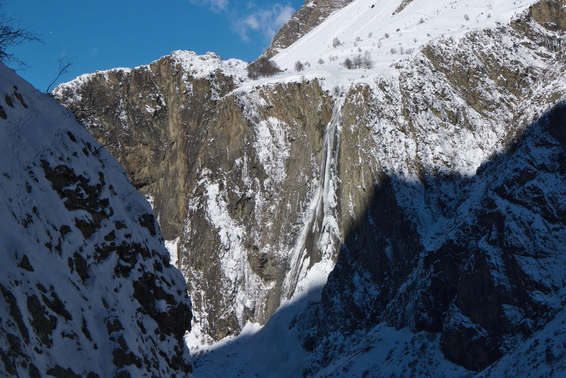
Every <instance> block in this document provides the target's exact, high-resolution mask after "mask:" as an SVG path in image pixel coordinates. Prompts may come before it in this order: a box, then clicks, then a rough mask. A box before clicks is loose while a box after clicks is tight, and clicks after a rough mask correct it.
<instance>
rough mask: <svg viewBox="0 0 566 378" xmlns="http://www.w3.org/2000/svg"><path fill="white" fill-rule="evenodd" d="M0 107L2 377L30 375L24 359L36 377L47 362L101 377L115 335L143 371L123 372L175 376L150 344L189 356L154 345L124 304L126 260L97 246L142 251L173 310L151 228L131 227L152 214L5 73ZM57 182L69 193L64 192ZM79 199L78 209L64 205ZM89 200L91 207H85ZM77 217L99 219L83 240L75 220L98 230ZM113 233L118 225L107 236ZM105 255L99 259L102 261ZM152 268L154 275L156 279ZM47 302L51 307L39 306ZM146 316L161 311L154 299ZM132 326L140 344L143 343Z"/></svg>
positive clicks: (103, 159)
mask: <svg viewBox="0 0 566 378" xmlns="http://www.w3.org/2000/svg"><path fill="white" fill-rule="evenodd" d="M0 98H1V99H2V101H3V103H2V106H1V109H2V111H3V112H4V115H5V116H4V117H2V119H0V192H1V193H2V201H0V214H1V216H0V251H1V253H2V264H0V285H1V287H2V295H0V329H1V332H0V333H1V334H2V337H0V348H1V350H2V355H6V354H4V352H5V351H8V353H10V357H9V358H8V359H3V360H2V363H3V365H2V366H4V367H5V368H6V370H8V368H7V366H8V365H6V364H7V363H11V364H13V366H15V369H16V371H17V373H16V374H15V375H17V376H30V375H33V374H31V372H32V370H29V371H28V367H29V366H30V365H31V362H32V361H33V365H34V366H35V368H36V369H38V371H39V373H38V374H39V375H45V374H46V373H47V372H48V371H49V369H50V368H54V367H55V365H56V364H57V365H59V366H61V368H62V369H71V370H72V371H73V372H75V373H77V374H78V375H81V376H86V375H87V373H88V372H97V375H100V376H111V375H113V374H115V373H116V372H117V371H118V370H120V367H117V366H116V365H115V360H114V357H113V355H112V350H113V349H114V348H116V347H118V345H117V340H116V338H118V337H119V338H120V340H123V343H124V348H125V350H124V351H126V350H132V351H134V352H133V353H134V355H136V356H142V357H143V358H147V360H146V361H151V362H149V363H148V364H147V365H145V364H144V365H143V366H140V367H136V366H134V365H132V366H126V367H125V368H124V369H123V370H124V372H125V371H129V372H130V373H131V374H132V375H133V376H139V375H144V374H146V373H147V372H148V370H147V369H153V370H154V373H155V374H162V375H166V376H167V375H172V374H175V373H177V372H176V371H173V370H170V369H169V367H168V366H167V364H166V363H165V362H164V361H163V360H158V359H157V358H155V357H154V355H152V351H153V353H155V351H154V349H155V348H156V347H157V345H159V347H158V348H160V349H161V350H163V351H164V353H170V355H175V354H177V355H178V356H179V357H180V358H181V359H182V360H185V361H187V362H188V361H190V357H189V355H188V350H185V351H184V352H183V351H180V350H179V349H177V351H179V353H178V352H176V351H175V350H174V348H178V340H175V339H174V338H173V337H171V335H170V334H169V335H166V334H162V336H163V338H162V339H161V340H160V341H159V340H158V339H157V338H154V337H155V336H153V335H154V332H156V333H155V334H157V333H159V331H158V330H159V326H158V325H157V323H156V322H155V321H154V320H153V319H151V317H149V316H148V315H146V314H147V313H146V314H145V315H144V314H142V313H141V312H140V311H139V310H141V307H140V303H139V302H138V301H136V300H135V299H133V296H134V293H133V291H134V288H133V286H134V285H133V284H132V282H133V281H134V280H135V279H138V278H139V275H138V274H140V273H139V271H137V270H135V269H132V270H131V272H130V273H128V274H129V277H128V278H125V277H124V276H121V275H120V274H117V273H116V271H115V267H118V266H123V265H119V264H124V262H123V261H121V260H120V258H119V256H118V253H116V251H114V250H112V249H111V247H109V246H108V245H105V242H106V241H107V239H105V238H107V237H113V238H115V239H114V240H116V241H117V243H123V244H122V245H123V246H126V247H132V244H130V243H138V244H139V246H140V248H147V253H148V256H147V259H146V260H145V261H143V260H144V259H142V258H141V257H138V256H134V257H135V259H136V261H137V264H138V265H137V268H140V269H141V268H142V266H143V269H144V270H146V271H147V272H151V273H152V274H155V275H156V277H158V278H156V279H158V280H159V282H160V284H158V285H161V287H162V289H163V290H164V293H167V294H166V295H167V296H169V295H170V297H168V299H167V300H169V301H170V302H171V299H173V298H176V299H175V301H176V300H179V301H178V302H177V303H176V304H178V305H182V302H183V299H181V298H183V297H184V295H182V294H183V292H184V290H185V288H186V286H184V282H183V279H182V276H181V274H180V272H179V271H177V270H175V269H174V268H172V267H164V266H162V265H161V264H162V259H163V258H164V256H165V254H166V251H165V248H164V246H163V243H162V241H161V239H160V235H159V234H158V235H157V236H156V237H153V236H151V235H150V232H154V231H155V230H151V231H150V230H149V229H147V228H145V227H141V226H140V220H139V218H140V217H141V216H147V215H148V214H151V208H150V205H149V203H148V202H147V201H146V200H145V199H144V198H143V196H142V195H141V194H139V193H138V192H136V191H135V190H134V188H133V187H132V186H131V185H130V184H129V183H128V179H127V177H126V174H125V172H124V170H123V168H122V167H121V166H120V165H119V163H118V162H117V161H116V160H115V159H114V158H113V157H112V156H111V155H110V154H109V153H108V152H107V151H106V150H105V149H103V148H102V146H101V145H100V144H99V143H97V142H96V141H95V140H94V139H93V138H92V137H91V136H90V135H89V134H88V132H87V131H86V129H85V128H84V127H83V126H82V125H80V124H79V123H77V121H76V119H75V117H74V115H73V114H72V113H70V112H69V111H68V110H66V109H64V108H63V107H62V106H60V105H59V104H58V103H57V101H56V100H55V99H53V98H51V97H49V96H47V95H45V94H43V93H40V92H39V91H37V90H36V89H35V88H33V87H32V86H31V85H29V84H28V83H27V82H25V81H24V80H23V79H21V78H19V77H18V76H17V75H16V74H15V73H14V72H13V71H12V70H10V69H9V68H7V67H6V66H4V65H0ZM66 180H68V181H69V182H70V184H64V183H65V182H66ZM59 185H61V187H60V188H59V187H58V186H59ZM85 189H88V190H89V191H90V190H92V191H93V192H94V193H95V194H94V195H93V194H92V193H87V192H86V191H85ZM57 190H59V192H58V191H57ZM87 198H88V201H84V203H81V204H80V205H77V203H73V202H72V201H73V200H77V202H78V203H80V202H81V201H80V200H81V199H87ZM91 202H94V204H93V205H92V206H95V205H96V206H97V208H96V209H94V210H93V209H91V208H89V206H90V205H91ZM77 206H78V208H76V207H77ZM85 209H88V210H89V211H92V212H93V213H95V214H97V215H100V217H101V218H102V219H101V220H100V224H99V225H97V226H96V227H94V228H95V230H94V231H92V232H90V231H89V230H88V229H81V228H80V227H79V226H80V221H81V220H84V221H87V222H89V223H91V224H95V222H96V220H95V219H93V218H94V216H93V215H92V214H91V213H89V211H86V210H85ZM118 223H119V224H122V225H123V227H122V228H119V229H118V228H116V224H118ZM104 247H107V248H108V250H109V252H108V253H109V255H108V256H107V257H106V258H101V257H100V256H99V255H98V254H99V253H102V252H101V250H102V249H104ZM23 261H27V262H28V264H29V266H26V265H27V264H23ZM81 261H82V262H83V264H84V266H83V267H82V268H81ZM156 267H160V268H162V269H161V270H160V271H159V272H158V271H157V268H156ZM127 268H128V269H129V268H134V267H127ZM124 272H125V271H124ZM124 274H125V273H124ZM9 298H12V300H9ZM34 300H35V302H34ZM184 300H185V301H186V302H185V303H184V305H186V306H187V307H188V305H189V303H188V300H186V299H184ZM50 301H53V303H55V302H56V301H60V304H61V305H60V306H58V305H57V304H55V305H49V303H50ZM33 303H35V306H36V308H35V311H36V312H35V313H34V310H33V309H34V306H32V305H31V304H33ZM156 306H157V307H158V310H162V311H165V310H167V308H168V307H167V306H168V304H167V303H163V302H159V301H158V302H156ZM37 308H39V309H40V310H39V312H37V311H38V310H37ZM42 311H43V313H44V314H43V315H42ZM38 314H39V315H38ZM39 316H41V318H39ZM38 321H39V322H42V323H41V327H38V324H37V322H38ZM111 321H118V324H121V330H120V332H119V335H118V334H117V333H115V332H110V331H109V330H108V329H107V325H108V324H110V322H111ZM49 324H51V325H52V326H53V328H52V329H51V330H50V327H49ZM140 325H141V328H144V329H145V330H147V333H148V334H147V335H142V333H141V331H140ZM39 328H41V329H40V330H39V331H38V329H39ZM43 333H45V334H43ZM150 333H151V334H150ZM110 334H112V337H110ZM99 346H100V347H99ZM126 347H127V348H126ZM14 348H16V349H14ZM26 361H27V362H26ZM149 364H151V365H152V366H151V367H150V366H149ZM30 369H31V368H30ZM3 372H4V373H5V372H6V371H3ZM69 374H70V373H69Z"/></svg>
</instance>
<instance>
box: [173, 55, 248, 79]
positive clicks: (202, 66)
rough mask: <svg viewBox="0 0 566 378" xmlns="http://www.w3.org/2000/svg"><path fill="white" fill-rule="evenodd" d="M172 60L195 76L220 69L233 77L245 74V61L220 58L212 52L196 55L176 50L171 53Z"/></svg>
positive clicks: (207, 74) (244, 75) (206, 75)
mask: <svg viewBox="0 0 566 378" xmlns="http://www.w3.org/2000/svg"><path fill="white" fill-rule="evenodd" d="M171 57H172V58H173V60H174V61H176V62H178V63H179V64H180V65H181V67H183V70H184V71H185V72H187V73H188V74H190V75H191V76H194V77H196V78H204V77H208V76H210V75H211V74H214V73H215V72H216V71H218V70H220V71H222V73H223V74H224V75H227V76H234V77H235V78H245V77H246V76H247V71H246V68H247V65H248V64H247V63H246V62H244V61H242V60H239V59H228V60H222V59H221V58H220V57H219V56H218V55H216V54H215V53H213V52H207V53H206V54H205V55H198V54H197V53H195V52H194V51H188V50H187V51H185V50H178V51H173V52H172V53H171Z"/></svg>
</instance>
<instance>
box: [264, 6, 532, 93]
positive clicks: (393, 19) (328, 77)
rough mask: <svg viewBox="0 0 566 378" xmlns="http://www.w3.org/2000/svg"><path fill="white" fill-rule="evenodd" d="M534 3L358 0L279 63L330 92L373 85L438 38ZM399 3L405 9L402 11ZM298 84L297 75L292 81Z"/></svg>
mask: <svg viewBox="0 0 566 378" xmlns="http://www.w3.org/2000/svg"><path fill="white" fill-rule="evenodd" d="M534 2H535V1H534V0H505V1H494V0H474V1H472V0H438V1H430V0H412V1H411V0H405V1H403V2H402V1H401V0H358V1H354V2H352V3H351V4H350V5H348V6H346V7H345V8H343V9H341V10H339V11H337V12H336V13H334V14H333V15H331V16H330V17H328V19H326V20H325V21H324V22H323V23H322V24H321V25H319V26H318V27H316V28H315V29H313V30H312V31H311V32H310V33H308V34H307V35H305V36H304V37H303V38H301V39H300V40H298V41H297V42H295V43H294V44H292V45H291V46H289V47H288V48H286V49H284V50H283V51H281V52H280V53H279V54H277V55H276V56H275V57H273V61H275V62H276V63H277V64H278V65H279V66H280V68H281V69H283V70H286V74H287V75H291V76H292V75H293V74H292V73H293V72H295V73H296V70H295V64H296V62H297V61H300V62H301V63H302V64H303V65H304V66H305V67H304V70H303V71H301V72H300V73H299V74H298V75H304V77H305V78H306V79H313V78H315V77H316V78H323V79H324V80H325V82H326V86H327V87H328V88H331V89H332V88H334V86H346V87H347V86H349V85H350V84H351V83H373V81H374V79H375V78H376V77H379V76H380V75H383V74H385V73H388V74H391V73H393V72H395V70H394V69H392V65H393V63H394V62H395V61H397V60H399V59H403V58H404V56H405V55H410V54H411V53H412V52H415V51H417V50H418V49H419V48H420V47H421V46H423V45H424V44H426V43H427V42H429V41H431V40H433V39H435V38H450V37H454V38H458V37H459V36H462V35H463V34H465V33H466V32H469V31H472V30H476V29H483V28H492V27H495V26H497V25H498V24H506V23H508V22H509V21H510V20H511V18H512V17H513V15H516V14H517V13H519V12H521V11H522V10H524V9H526V8H527V7H528V6H530V5H531V4H533V3H534ZM401 3H406V4H407V5H406V6H405V7H404V8H403V9H400V10H399V11H398V12H396V10H397V9H398V8H400V5H401ZM366 56H367V57H368V58H369V62H371V63H370V65H371V68H363V67H362V68H352V69H351V70H348V69H346V68H345V67H344V61H345V60H346V59H350V60H351V61H352V62H353V61H354V60H355V59H356V57H360V58H361V59H362V60H363V59H364V57H366ZM293 79H294V80H296V79H297V78H296V75H295V77H294V78H293Z"/></svg>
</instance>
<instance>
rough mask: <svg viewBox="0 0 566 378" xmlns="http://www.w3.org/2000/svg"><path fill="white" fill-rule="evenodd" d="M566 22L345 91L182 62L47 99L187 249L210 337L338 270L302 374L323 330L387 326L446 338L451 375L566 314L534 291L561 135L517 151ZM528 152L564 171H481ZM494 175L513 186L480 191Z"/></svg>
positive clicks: (549, 287)
mask: <svg viewBox="0 0 566 378" xmlns="http://www.w3.org/2000/svg"><path fill="white" fill-rule="evenodd" d="M563 14H564V6H563V3H561V2H560V1H541V2H539V3H537V4H536V5H534V6H533V7H531V8H530V9H529V10H528V11H527V12H525V13H524V14H523V15H522V16H521V17H520V18H518V19H517V20H515V21H514V22H513V23H511V24H510V25H502V26H499V27H497V28H495V29H489V30H483V31H474V32H470V33H468V34H466V36H465V37H463V38H461V39H439V40H436V41H434V42H432V43H429V44H427V45H426V46H425V47H424V48H422V50H421V51H420V52H418V53H415V54H413V55H411V56H410V58H408V59H404V60H401V61H399V62H398V63H397V64H396V65H395V67H394V74H393V75H388V76H383V77H382V78H381V79H377V80H375V81H374V82H373V83H370V84H366V85H354V86H351V87H350V88H348V89H347V90H346V91H344V92H342V93H339V92H333V93H331V92H329V91H327V90H325V89H323V88H322V87H321V84H320V83H319V82H318V81H317V80H311V81H302V82H286V81H283V80H281V81H278V80H277V78H274V79H273V80H271V81H269V80H263V81H258V82H255V83H254V82H251V83H250V82H249V81H247V80H246V79H245V74H244V69H243V67H242V66H239V65H238V64H239V63H238V62H234V61H228V62H221V61H220V60H219V59H218V58H217V57H215V56H213V55H208V56H204V57H197V56H196V55H194V54H192V53H180V52H178V53H175V54H173V55H172V56H170V57H165V58H162V59H160V60H158V61H156V62H154V63H152V64H151V65H150V66H145V67H140V68H136V69H133V70H131V71H129V70H111V71H105V72H100V73H97V74H93V75H88V76H84V77H81V78H79V79H77V80H75V81H74V82H71V83H68V84H64V85H61V86H60V87H58V88H57V89H56V91H55V92H54V94H55V96H56V97H57V98H58V99H59V100H60V101H61V102H62V103H63V104H64V105H65V106H67V107H68V108H69V109H71V110H72V111H73V112H74V113H75V115H76V116H77V117H78V118H79V119H81V120H82V121H84V122H85V123H86V124H87V125H88V127H89V130H90V131H91V132H92V133H93V134H94V135H95V137H97V138H98V139H99V140H100V141H101V142H102V143H105V144H106V145H107V146H108V148H109V149H110V150H111V151H112V153H113V154H115V155H116V156H117V157H118V159H119V160H120V161H121V162H122V163H123V164H124V166H126V169H127V170H128V174H129V175H130V177H131V179H132V181H133V182H134V183H137V186H138V187H139V188H140V189H141V190H142V191H143V192H144V193H146V194H148V195H151V196H152V198H153V200H154V208H155V211H156V213H157V214H158V216H159V220H160V222H161V224H162V226H163V229H164V233H165V236H166V237H167V238H168V239H173V238H176V237H180V242H179V250H178V251H179V258H180V260H179V261H180V267H181V269H182V271H183V273H184V275H185V277H186V278H187V280H188V284H189V292H190V294H191V296H192V298H193V302H194V309H195V315H196V320H197V323H196V327H197V329H198V330H199V331H200V332H202V333H203V334H208V335H209V336H210V337H211V338H212V339H215V340H218V339H220V338H222V337H224V336H227V335H230V334H234V333H238V332H239V331H240V330H241V328H242V327H243V326H244V325H245V323H246V322H247V321H252V322H259V323H264V322H265V321H266V320H267V319H268V318H269V316H270V315H271V314H272V313H273V312H274V311H275V309H276V308H277V307H278V305H279V304H280V303H281V301H282V300H284V299H286V298H289V297H291V296H292V295H294V294H296V293H298V292H300V291H302V290H306V289H307V288H308V287H307V286H308V285H306V284H305V282H306V281H305V277H308V276H309V274H310V273H312V272H313V271H316V270H318V271H321V272H322V273H328V272H329V271H330V270H331V269H332V267H333V265H334V263H335V262H336V261H337V264H338V265H337V268H336V269H335V270H334V272H333V273H332V275H331V276H330V277H329V282H328V284H327V285H326V287H325V289H324V291H323V297H322V303H321V304H320V305H317V306H313V307H312V308H311V309H310V310H309V312H310V314H311V316H308V317H306V318H305V319H307V320H305V322H306V323H304V324H303V326H304V327H305V332H304V339H303V346H304V348H305V349H307V350H309V351H310V352H311V353H312V356H313V357H312V358H313V361H314V362H313V365H312V366H318V367H319V368H320V367H321V366H324V365H325V364H328V363H329V359H328V356H329V355H332V353H333V352H332V350H331V349H332V347H331V346H330V347H329V344H330V345H331V343H329V342H326V341H325V340H327V339H326V338H325V335H327V334H328V332H329V331H336V332H342V333H344V334H351V333H352V332H356V331H358V330H361V331H363V330H364V329H367V328H368V327H370V326H371V325H375V324H377V323H380V322H385V323H387V324H390V325H395V326H396V327H409V328H410V329H412V330H414V331H420V330H424V331H428V332H431V333H439V334H441V335H442V338H441V343H442V345H443V350H444V352H445V354H446V356H447V357H448V358H449V359H451V360H452V361H454V362H456V363H458V364H460V365H462V366H464V367H466V368H468V369H471V370H480V369H483V368H484V367H486V366H487V365H489V364H490V363H492V362H493V361H494V360H495V359H497V358H498V357H499V356H500V355H501V354H504V353H506V352H507V351H508V350H509V349H510V348H511V344H512V342H511V341H512V340H515V339H514V338H515V337H518V338H519V339H520V338H521V337H524V336H526V335H529V334H530V333H532V332H534V331H535V330H536V329H538V327H541V326H542V325H544V323H545V322H546V321H547V320H548V319H550V317H552V314H553V313H555V312H556V311H558V309H559V308H560V306H561V303H562V300H563V297H562V295H563V294H562V289H563V286H564V285H563V281H561V278H560V274H559V273H557V272H556V273H549V274H550V276H546V275H543V276H541V275H540V274H541V273H540V272H541V271H546V270H548V269H550V270H552V271H553V272H554V268H552V267H553V266H555V267H559V266H562V265H563V264H564V256H563V252H564V241H563V240H562V239H561V235H564V232H563V224H564V222H563V218H562V217H563V208H562V205H561V203H563V202H562V201H561V200H559V199H558V198H560V196H561V195H562V193H563V177H562V176H561V175H563V173H564V172H563V171H562V170H561V168H560V166H559V165H555V164H553V163H551V162H552V161H554V160H553V159H554V158H558V157H559V156H561V155H560V154H561V153H562V152H560V151H561V150H560V149H561V148H562V147H560V143H561V142H560V135H561V133H562V132H561V131H560V130H561V127H562V126H561V125H562V124H561V123H560V122H561V121H556V122H555V121H551V122H550V124H552V125H553V126H552V127H550V126H549V127H550V129H549V130H551V131H548V130H547V129H544V130H546V131H540V130H539V131H540V133H541V135H547V134H544V133H550V134H549V135H551V136H549V137H547V136H540V137H537V136H532V137H528V136H524V135H523V133H524V132H525V130H527V129H529V126H530V125H531V124H532V122H534V121H536V120H537V119H539V117H542V116H543V115H544V114H545V112H547V111H550V109H551V108H552V107H553V105H554V104H556V103H557V102H559V101H560V100H561V99H563V98H564V96H565V94H566V86H565V85H564V82H565V80H564V72H566V70H565V68H566V67H565V65H566V59H565V55H564V50H563V48H562V46H563V41H564V35H565V34H564V25H563V21H562V20H563V18H562V16H563ZM482 46H486V47H485V48H482ZM203 67H206V68H203ZM116 103H119V104H120V105H119V106H118V107H114V106H113V104H116ZM557 109H558V110H555V111H554V112H553V113H549V114H550V115H549V116H548V117H549V119H558V120H560V119H562V118H560V117H561V116H560V114H561V110H560V109H561V108H557ZM553 114H554V115H553ZM556 114H558V116H555V115H556ZM553 117H554V118H553ZM556 117H557V118H556ZM537 127H539V128H544V127H543V126H537ZM533 130H538V129H537V128H536V127H535V128H533V129H529V131H528V133H531V134H533V133H534V134H536V133H537V131H533ZM541 130H542V129H541ZM552 130H555V131H552ZM531 134H528V135H531ZM524 138H526V139H528V138H534V139H537V138H539V139H537V140H538V142H537V143H539V142H540V143H542V145H547V144H550V145H554V144H556V143H558V145H556V151H554V150H553V151H552V152H548V153H549V154H551V153H552V154H557V155H556V156H554V158H552V159H550V160H549V162H548V163H545V164H546V165H545V166H544V169H542V167H541V166H540V164H542V163H539V162H538V160H539V157H538V155H536V154H533V155H532V156H534V157H533V159H532V160H533V161H529V162H523V163H520V164H519V163H518V166H519V167H520V168H515V166H514V165H512V164H510V165H509V166H508V167H506V166H505V163H498V164H496V165H495V166H497V167H498V168H489V167H492V165H490V164H491V163H490V164H487V163H486V162H487V161H489V160H490V159H496V160H497V159H498V158H497V155H498V154H502V153H504V152H507V151H512V150H509V149H519V150H521V149H535V150H537V149H539V147H537V144H536V143H535V144H534V145H531V144H529V143H530V142H529V143H527V142H522V141H523V140H524ZM521 143H523V144H521ZM533 143H534V142H533ZM521 146H524V147H521ZM553 148H554V147H553ZM551 150H552V148H551ZM541 151H542V150H541ZM549 151H550V150H549ZM524 156H525V159H527V156H530V155H529V154H527V153H525V155H524ZM545 156H547V155H545ZM502 159H503V158H502ZM509 159H512V158H511V157H510V158H509ZM503 160H504V159H503ZM141 162H143V163H141ZM480 167H481V168H480ZM529 167H530V168H529ZM478 169H479V170H478ZM490 169H491V171H493V172H492V173H490V174H491V175H493V176H494V177H495V176H497V177H503V176H506V177H508V180H507V181H504V182H496V180H495V179H492V178H489V179H486V180H485V182H484V180H483V179H482V177H486V175H488V173H485V172H491V171H490ZM545 175H549V177H550V176H553V177H555V178H556V180H555V181H553V185H547V183H546V181H545V180H546V179H545V178H544V177H545ZM476 176H477V177H478V178H475V177H476ZM490 177H491V176H490ZM521 185H522V186H525V189H519V187H522V186H521ZM525 191H528V193H527V192H525ZM537 193H538V194H537ZM494 195H496V197H494ZM497 196H498V197H497ZM501 201H508V202H509V203H511V204H513V205H505V204H504V202H501ZM513 206H520V207H522V208H525V209H527V210H525V211H524V212H522V213H521V214H520V215H514V214H516V213H515V212H514V211H515V210H516V208H514V207H513ZM514 209H515V210H514ZM517 211H518V210H517ZM529 214H530V215H529ZM525 217H526V218H525ZM535 218H536V222H538V223H537V224H538V225H539V226H537V227H535V228H533V226H532V225H533V222H535ZM527 219H528V220H527ZM511 224H512V226H511ZM511 235H528V236H529V237H528V238H526V239H525V240H523V239H521V240H519V239H513V238H511V237H510V236H511ZM527 239H528V240H541V242H540V243H531V242H528V243H527V242H526V240H527ZM513 240H515V241H513ZM342 244H344V246H343V247H342V248H341V245H342ZM549 253H550V255H549ZM533 266H536V267H537V268H536V269H533V268H532V267H533ZM474 290H476V291H474ZM485 314H495V315H490V316H489V318H486V317H485ZM328 319H340V322H338V324H337V322H335V321H333V322H328ZM329 324H332V325H335V326H337V328H335V329H331V330H329V329H328V327H329ZM307 330H308V332H307ZM329 348H330V350H329ZM307 373H308V372H307Z"/></svg>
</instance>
